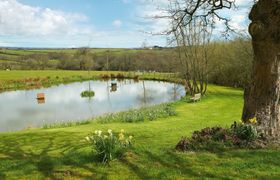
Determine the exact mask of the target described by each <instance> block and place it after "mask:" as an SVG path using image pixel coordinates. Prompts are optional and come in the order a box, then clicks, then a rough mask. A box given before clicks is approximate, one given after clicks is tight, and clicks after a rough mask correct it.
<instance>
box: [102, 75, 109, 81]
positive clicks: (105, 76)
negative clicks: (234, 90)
mask: <svg viewBox="0 0 280 180" xmlns="http://www.w3.org/2000/svg"><path fill="white" fill-rule="evenodd" d="M101 78H102V79H105V80H107V79H110V76H109V75H108V74H103V75H101Z"/></svg>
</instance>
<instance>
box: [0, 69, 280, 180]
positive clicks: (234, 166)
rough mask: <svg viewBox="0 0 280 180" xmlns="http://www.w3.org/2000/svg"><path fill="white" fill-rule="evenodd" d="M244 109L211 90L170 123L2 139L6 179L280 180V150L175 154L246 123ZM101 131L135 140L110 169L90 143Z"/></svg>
mask: <svg viewBox="0 0 280 180" xmlns="http://www.w3.org/2000/svg"><path fill="white" fill-rule="evenodd" d="M30 73H31V74H32V73H34V72H30ZM42 73H47V72H42ZM69 73H71V72H69ZM72 73H74V72H72ZM37 74H39V73H36V75H37ZM14 77H15V78H20V77H21V76H20V77H19V76H18V75H14ZM6 79H7V77H6ZM242 105H243V92H242V91H241V90H237V89H232V88H226V87H219V86H213V85H211V86H210V88H209V91H208V94H207V95H206V97H205V98H203V99H202V101H200V102H198V103H186V101H183V100H182V101H179V102H176V103H175V104H174V107H175V109H176V111H177V113H178V115H177V116H174V117H170V118H161V119H157V120H155V121H145V122H139V123H109V124H100V123H97V122H91V123H90V124H86V125H81V126H73V127H67V128H57V129H33V130H32V129H31V130H25V131H21V132H16V133H1V134H0V179H18V178H19V179H63V178H64V179H81V178H82V179H83V178H84V179H189V178H195V179H205V178H213V179H278V178H279V176H280V161H279V159H280V150H279V149H274V148H270V149H263V150H230V151H225V152H217V153H210V152H188V153H179V152H176V151H175V150H174V147H175V146H176V143H177V142H178V141H179V140H180V138H181V137H182V136H190V135H191V132H193V131H194V130H199V129H201V128H204V127H206V126H215V125H220V126H223V127H229V126H230V124H231V123H232V122H233V121H237V120H239V119H240V116H241V110H242ZM97 129H101V130H103V131H107V129H112V130H113V131H115V132H119V131H120V130H121V129H125V131H126V132H127V133H128V134H131V135H133V136H134V138H135V139H134V145H133V148H132V149H131V150H130V151H129V152H128V153H127V154H126V155H125V157H123V158H122V159H120V160H115V161H113V162H112V163H111V164H110V165H109V166H105V165H102V164H99V163H97V162H96V160H95V159H94V158H93V157H92V155H91V149H90V147H89V146H88V144H87V143H86V142H85V141H84V138H85V136H87V135H88V134H89V133H91V132H93V131H94V130H97Z"/></svg>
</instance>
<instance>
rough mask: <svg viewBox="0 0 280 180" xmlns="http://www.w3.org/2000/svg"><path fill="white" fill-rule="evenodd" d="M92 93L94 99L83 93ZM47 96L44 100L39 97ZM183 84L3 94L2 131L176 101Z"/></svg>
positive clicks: (82, 85)
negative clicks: (41, 95)
mask: <svg viewBox="0 0 280 180" xmlns="http://www.w3.org/2000/svg"><path fill="white" fill-rule="evenodd" d="M115 83H116V85H115ZM89 88H90V89H91V90H93V91H94V92H95V95H94V97H91V98H83V97H81V92H83V91H85V90H89ZM41 93H44V95H45V99H41V100H38V99H37V95H38V94H41ZM184 94H185V90H184V87H183V86H182V85H179V84H174V83H167V82H159V81H134V80H123V81H115V82H112V81H86V82H77V83H71V84H66V85H63V84H62V85H59V86H53V87H50V88H44V89H35V90H20V91H12V92H4V93H1V94H0V131H1V132H8V131H17V130H22V129H25V128H28V127H42V126H43V125H45V124H54V123H64V122H68V121H82V120H86V119H89V118H92V117H96V116H100V115H103V114H106V113H113V112H119V111H124V110H128V109H133V108H140V107H144V106H150V105H154V104H160V103H165V102H171V101H176V100H178V99H180V98H181V97H182V96H184Z"/></svg>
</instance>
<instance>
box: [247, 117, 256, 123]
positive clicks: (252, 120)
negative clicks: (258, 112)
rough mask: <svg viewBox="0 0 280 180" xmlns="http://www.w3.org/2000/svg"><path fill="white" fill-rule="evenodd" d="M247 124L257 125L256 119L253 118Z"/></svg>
mask: <svg viewBox="0 0 280 180" xmlns="http://www.w3.org/2000/svg"><path fill="white" fill-rule="evenodd" d="M249 122H250V123H252V124H256V123H257V118H256V117H254V118H252V119H249Z"/></svg>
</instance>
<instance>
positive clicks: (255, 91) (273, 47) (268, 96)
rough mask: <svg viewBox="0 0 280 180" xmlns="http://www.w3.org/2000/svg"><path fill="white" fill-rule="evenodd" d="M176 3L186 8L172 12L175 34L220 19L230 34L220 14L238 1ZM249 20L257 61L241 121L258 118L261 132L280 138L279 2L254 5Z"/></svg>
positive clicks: (185, 0)
mask: <svg viewBox="0 0 280 180" xmlns="http://www.w3.org/2000/svg"><path fill="white" fill-rule="evenodd" d="M173 1H174V0H170V2H171V3H172V2H173ZM176 1H177V2H178V1H180V3H181V4H184V3H185V6H181V7H184V8H177V9H172V11H170V12H169V14H170V16H171V19H175V20H176V22H177V25H175V26H173V29H172V31H175V30H176V28H179V27H180V26H182V25H183V26H187V25H188V24H190V23H192V22H193V21H194V20H195V19H202V20H203V21H205V24H206V25H208V26H212V25H214V24H215V22H216V21H217V19H218V20H220V21H224V23H225V26H226V27H227V30H231V27H230V26H229V19H227V18H226V17H225V16H223V15H222V14H223V13H219V12H220V11H221V10H226V9H231V8H233V7H234V1H235V0H176ZM249 18H250V20H251V21H252V22H251V24H250V26H249V33H250V34H251V36H252V45H253V49H254V61H253V71H252V78H251V82H250V84H249V86H248V88H246V90H245V96H244V97H245V102H244V109H243V116H242V119H243V121H244V122H246V121H248V120H249V119H250V118H253V117H256V118H257V121H258V128H259V130H260V131H262V132H263V133H264V134H266V135H268V136H272V137H276V136H279V135H280V0H259V1H255V4H254V6H253V8H252V10H251V12H250V15H249Z"/></svg>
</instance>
